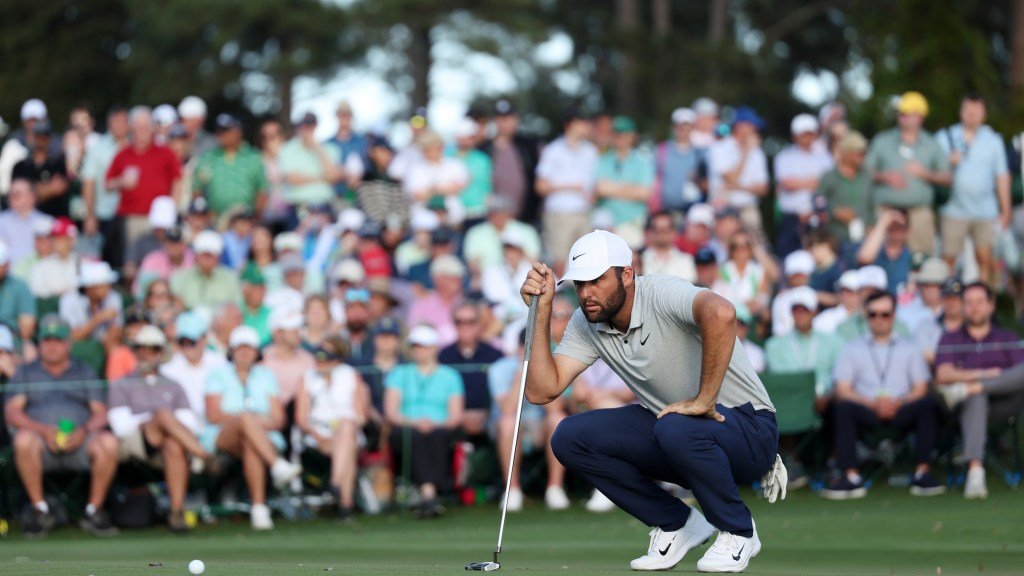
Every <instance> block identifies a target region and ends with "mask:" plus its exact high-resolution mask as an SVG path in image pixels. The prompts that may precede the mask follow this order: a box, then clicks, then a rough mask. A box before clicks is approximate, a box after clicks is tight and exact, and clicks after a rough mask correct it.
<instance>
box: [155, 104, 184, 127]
mask: <svg viewBox="0 0 1024 576" xmlns="http://www.w3.org/2000/svg"><path fill="white" fill-rule="evenodd" d="M177 121H178V111H177V110H175V109H174V106H171V105H170V104H161V105H159V106H157V107H156V108H154V109H153V122H156V123H157V124H159V125H160V126H170V125H172V124H174V123H175V122H177Z"/></svg>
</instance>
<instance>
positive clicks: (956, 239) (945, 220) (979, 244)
mask: <svg viewBox="0 0 1024 576" xmlns="http://www.w3.org/2000/svg"><path fill="white" fill-rule="evenodd" d="M968 236H970V238H971V243H973V244H974V249H975V250H981V249H982V248H988V247H991V246H992V241H993V240H995V237H996V223H995V221H994V220H961V219H959V218H950V217H949V216H943V217H942V255H943V256H946V257H947V258H956V257H957V256H959V255H960V253H961V252H963V250H964V244H965V242H966V240H967V237H968Z"/></svg>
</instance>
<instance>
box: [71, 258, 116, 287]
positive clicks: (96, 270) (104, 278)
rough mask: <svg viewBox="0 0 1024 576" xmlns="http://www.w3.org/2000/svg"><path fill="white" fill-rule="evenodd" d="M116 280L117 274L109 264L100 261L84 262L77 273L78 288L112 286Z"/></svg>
mask: <svg viewBox="0 0 1024 576" xmlns="http://www.w3.org/2000/svg"><path fill="white" fill-rule="evenodd" d="M117 279H118V275H117V272H114V270H113V269H112V268H111V267H110V264H107V263H106V262H102V261H100V262H93V261H90V260H84V261H83V262H82V267H81V269H80V270H79V271H78V286H79V287H80V288H89V287H92V286H103V285H104V284H113V283H115V282H117Z"/></svg>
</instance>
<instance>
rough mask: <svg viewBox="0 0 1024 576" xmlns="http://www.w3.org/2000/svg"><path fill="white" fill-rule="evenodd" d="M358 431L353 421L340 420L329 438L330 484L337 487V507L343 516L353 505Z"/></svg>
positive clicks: (349, 512) (348, 512)
mask: <svg viewBox="0 0 1024 576" xmlns="http://www.w3.org/2000/svg"><path fill="white" fill-rule="evenodd" d="M358 433H359V427H358V425H357V424H356V423H355V422H354V421H352V420H342V421H341V423H340V424H339V425H338V428H337V429H336V430H335V431H334V436H333V437H332V438H331V446H330V450H331V451H330V457H331V485H332V486H333V487H335V488H337V489H338V494H339V500H338V508H339V511H340V513H341V514H342V515H343V516H344V515H345V514H346V513H347V514H351V512H352V508H353V507H354V506H355V490H356V475H357V473H358V468H357V466H358V465H357V462H356V455H357V453H358V449H359V446H358V443H359V439H358Z"/></svg>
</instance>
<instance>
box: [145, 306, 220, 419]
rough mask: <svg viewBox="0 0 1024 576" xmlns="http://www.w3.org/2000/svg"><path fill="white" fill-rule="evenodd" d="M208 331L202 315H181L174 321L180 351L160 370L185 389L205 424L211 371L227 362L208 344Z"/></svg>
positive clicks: (188, 313)
mask: <svg viewBox="0 0 1024 576" xmlns="http://www.w3.org/2000/svg"><path fill="white" fill-rule="evenodd" d="M208 329H209V322H207V321H206V320H205V319H203V318H202V317H200V315H199V314H195V313H192V312H184V313H182V314H180V315H178V318H177V319H176V320H175V321H174V334H175V337H176V338H177V340H175V342H174V345H175V346H174V348H175V350H176V351H175V352H174V354H172V355H171V359H170V360H168V361H167V362H166V363H165V364H164V365H162V366H161V367H160V373H161V374H163V375H164V376H167V377H168V378H170V379H171V380H174V381H175V382H177V383H179V384H181V387H182V388H184V389H185V394H186V395H187V396H188V401H189V406H190V407H191V408H192V411H193V412H195V414H196V415H197V416H198V418H199V420H200V421H201V422H203V423H205V421H206V400H205V398H204V395H205V388H206V377H207V375H208V374H209V373H210V371H211V370H213V369H214V368H216V367H217V366H219V365H221V364H223V363H224V362H225V359H224V355H223V354H220V353H218V352H215V351H214V350H211V349H210V348H209V347H208V346H207V345H206V343H207V337H206V333H207V330H208Z"/></svg>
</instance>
